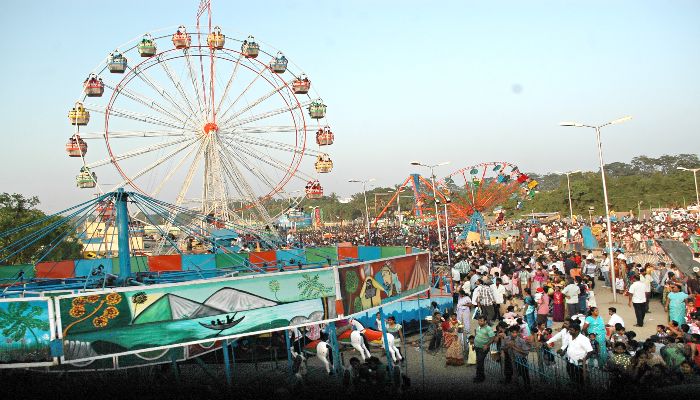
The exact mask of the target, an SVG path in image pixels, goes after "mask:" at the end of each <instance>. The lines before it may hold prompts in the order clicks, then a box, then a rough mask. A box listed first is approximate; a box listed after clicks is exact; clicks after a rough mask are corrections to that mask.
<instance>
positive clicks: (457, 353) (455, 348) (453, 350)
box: [442, 314, 464, 366]
mask: <svg viewBox="0 0 700 400" xmlns="http://www.w3.org/2000/svg"><path fill="white" fill-rule="evenodd" d="M459 329H460V326H459V321H458V320H457V314H452V315H450V318H449V319H448V320H447V321H445V322H443V323H442V334H443V342H444V345H445V348H446V349H447V351H446V352H445V359H446V360H445V366H448V365H455V366H460V365H464V349H463V347H462V341H461V340H459Z"/></svg>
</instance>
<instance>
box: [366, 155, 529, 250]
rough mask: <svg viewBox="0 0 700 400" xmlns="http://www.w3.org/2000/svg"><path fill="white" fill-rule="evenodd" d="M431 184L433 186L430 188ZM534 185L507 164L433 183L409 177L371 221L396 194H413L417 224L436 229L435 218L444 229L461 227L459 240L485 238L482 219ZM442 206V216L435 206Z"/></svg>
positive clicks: (471, 170) (472, 169) (523, 195)
mask: <svg viewBox="0 0 700 400" xmlns="http://www.w3.org/2000/svg"><path fill="white" fill-rule="evenodd" d="M433 182H434V184H433ZM537 185H538V182H537V181H536V180H534V179H532V178H531V177H530V176H528V175H527V174H525V173H523V172H521V171H520V169H519V168H518V167H517V166H516V165H513V164H511V163H509V162H505V161H494V162H484V163H480V164H476V165H472V166H468V167H463V168H460V169H458V170H456V171H454V172H451V173H450V174H448V175H447V176H445V178H444V179H441V180H434V179H429V178H425V177H423V176H421V175H418V174H412V175H410V176H409V177H408V178H406V180H404V181H403V183H402V184H401V185H400V186H399V187H398V188H397V190H396V192H395V193H394V195H393V197H392V198H391V199H390V200H389V201H388V202H387V204H386V206H385V207H384V209H383V210H382V211H381V212H379V214H378V215H377V216H376V217H375V219H374V221H373V225H374V226H377V224H378V223H379V221H380V219H382V218H385V217H386V216H387V215H388V214H387V213H388V212H389V209H390V208H392V205H393V204H394V203H396V202H398V200H399V196H400V193H402V192H404V191H405V190H409V191H411V192H412V193H413V198H414V205H413V209H412V210H411V213H412V214H413V217H414V219H415V221H416V222H417V223H418V224H421V225H424V226H428V227H430V226H433V225H437V221H438V218H442V219H445V220H446V222H447V225H448V226H451V227H453V226H462V227H464V230H463V234H462V235H460V239H465V238H466V235H467V234H468V232H480V233H484V234H487V233H488V229H487V227H486V223H485V220H484V215H485V214H487V213H488V212H491V211H493V210H494V209H495V208H496V207H497V206H499V205H502V204H503V203H505V202H506V201H508V200H511V199H515V200H518V201H519V202H520V201H521V200H525V199H528V198H532V197H533V196H534V195H535V189H536V188H537ZM436 202H437V204H443V205H444V206H445V212H444V215H440V214H442V211H438V215H436V213H435V210H436V209H437V208H435V207H434V205H435V203H436Z"/></svg>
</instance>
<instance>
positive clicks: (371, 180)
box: [367, 178, 376, 182]
mask: <svg viewBox="0 0 700 400" xmlns="http://www.w3.org/2000/svg"><path fill="white" fill-rule="evenodd" d="M374 181H376V179H374V178H369V179H367V182H374Z"/></svg>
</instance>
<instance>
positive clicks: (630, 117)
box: [610, 115, 632, 125]
mask: <svg viewBox="0 0 700 400" xmlns="http://www.w3.org/2000/svg"><path fill="white" fill-rule="evenodd" d="M631 119H632V116H631V115H628V116H626V117H622V118H618V119H616V120H613V121H610V125H615V124H621V123H623V122H627V121H629V120H631Z"/></svg>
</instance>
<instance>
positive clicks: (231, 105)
mask: <svg viewBox="0 0 700 400" xmlns="http://www.w3.org/2000/svg"><path fill="white" fill-rule="evenodd" d="M247 60H248V62H249V63H250V64H252V65H253V67H255V64H254V63H253V61H250V59H247ZM254 69H255V68H253V70H254ZM265 71H267V69H265V68H262V69H260V70H259V71H258V73H257V74H255V76H254V77H253V79H252V80H251V81H250V83H249V84H248V86H246V87H245V89H243V90H242V91H241V93H240V94H239V95H238V96H237V97H236V99H235V100H233V102H232V103H231V104H229V105H228V107H226V110H224V112H223V113H222V114H221V115H218V117H219V120H222V119H224V117H225V116H226V114H228V113H229V111H231V110H232V109H233V107H234V106H235V105H236V103H238V100H240V99H241V98H242V97H243V96H244V95H245V94H246V93H247V92H248V90H250V88H251V87H252V86H253V85H254V84H255V82H256V81H257V80H258V78H260V77H261V76H262V75H263V73H264V72H265ZM225 99H226V98H223V97H222V99H221V100H220V103H221V104H223V103H224V100H225ZM227 122H228V119H226V120H225V121H224V122H222V123H221V125H226V123H227Z"/></svg>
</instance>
